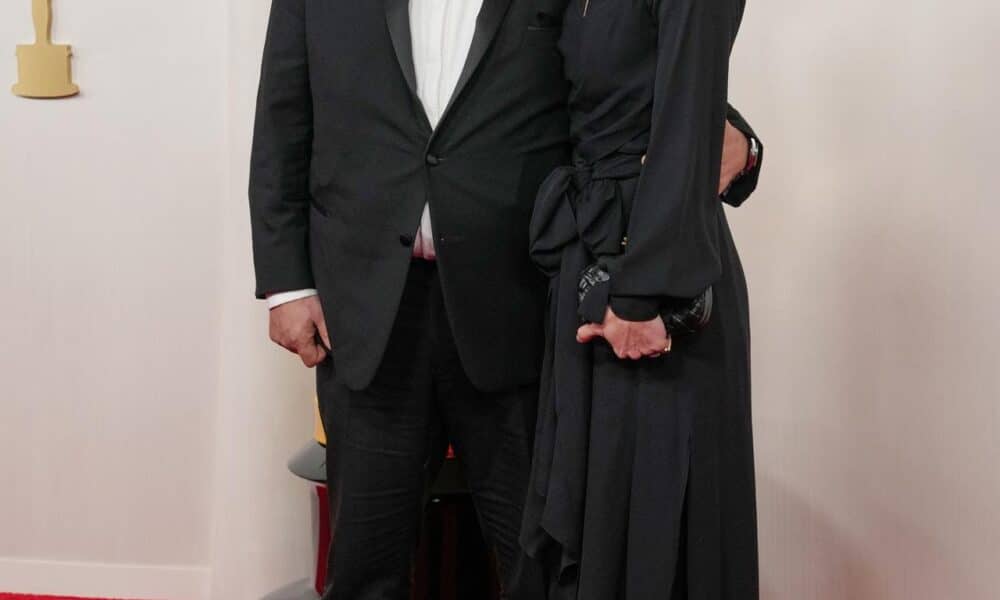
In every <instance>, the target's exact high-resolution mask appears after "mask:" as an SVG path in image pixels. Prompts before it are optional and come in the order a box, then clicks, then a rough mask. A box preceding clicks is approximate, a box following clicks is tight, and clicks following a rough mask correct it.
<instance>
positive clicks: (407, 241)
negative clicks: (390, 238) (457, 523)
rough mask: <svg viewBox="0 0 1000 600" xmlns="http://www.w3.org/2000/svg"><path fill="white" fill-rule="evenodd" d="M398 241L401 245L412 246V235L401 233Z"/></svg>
mask: <svg viewBox="0 0 1000 600" xmlns="http://www.w3.org/2000/svg"><path fill="white" fill-rule="evenodd" d="M399 243H400V244H402V245H404V246H412V245H413V236H412V235H406V234H403V235H401V236H399Z"/></svg>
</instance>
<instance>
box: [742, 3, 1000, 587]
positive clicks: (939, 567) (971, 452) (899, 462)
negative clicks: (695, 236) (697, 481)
mask: <svg viewBox="0 0 1000 600" xmlns="http://www.w3.org/2000/svg"><path fill="white" fill-rule="evenodd" d="M998 22H1000V5H998V4H997V3H996V2H991V1H989V0H965V1H961V2H952V3H942V2H933V1H928V0H918V1H913V0H907V1H902V0H889V1H885V2H871V1H868V0H843V1H840V2H819V1H816V0H767V1H758V2H752V1H751V2H750V3H749V7H748V13H747V19H746V21H745V26H744V29H743V32H742V36H741V39H740V41H739V43H738V47H737V50H736V55H735V57H734V64H733V73H734V77H733V79H734V81H733V86H732V96H733V99H734V101H735V102H736V103H737V104H738V105H739V106H740V107H741V108H743V109H744V110H745V112H746V113H747V116H748V117H750V118H751V119H752V121H753V123H754V124H755V126H756V127H758V128H759V129H760V133H761V135H762V137H764V138H765V142H766V144H767V159H766V161H767V164H766V174H765V175H764V179H763V182H762V185H761V190H760V193H759V195H758V196H757V197H756V198H754V199H753V201H752V203H751V204H750V205H748V206H747V207H746V208H745V209H741V210H737V211H732V212H731V213H730V214H731V215H733V226H734V228H735V231H736V237H737V241H738V243H739V244H740V247H741V249H742V252H743V258H744V262H745V266H746V270H747V275H748V278H749V281H750V290H751V309H752V314H753V349H754V357H753V359H754V362H753V365H754V400H755V422H756V446H757V464H758V485H759V504H760V511H759V512H760V525H761V571H762V580H763V584H764V595H763V596H764V598H766V599H769V600H806V599H808V600H834V599H836V600H876V599H878V600H951V599H959V598H961V599H962V600H990V599H992V598H996V597H997V594H998V592H997V585H998V583H1000V580H998V575H997V565H1000V408H998V406H1000V344H998V340H1000V313H998V310H997V307H998V306H1000V240H998V234H997V232H998V228H1000V201H998V200H997V198H996V197H995V196H996V193H995V186H996V183H995V182H996V179H997V177H996V174H997V171H998V167H997V164H998V161H1000V152H998V151H997V150H996V142H997V134H998V133H1000V130H998V127H997V119H996V114H997V106H998V102H1000V83H998V78H997V72H998V71H997V67H996V60H997V57H998V56H1000V36H998V35H997V23H998Z"/></svg>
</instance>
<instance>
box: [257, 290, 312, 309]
mask: <svg viewBox="0 0 1000 600" xmlns="http://www.w3.org/2000/svg"><path fill="white" fill-rule="evenodd" d="M317 293H318V292H317V291H316V290H314V289H313V288H307V289H304V290H292V291H290V292H278V293H277V294H270V295H269V296H268V297H267V308H268V309H272V308H276V307H278V306H281V305H282V304H288V303H289V302H294V301H295V300H301V299H303V298H308V297H310V296H315V295H316V294H317Z"/></svg>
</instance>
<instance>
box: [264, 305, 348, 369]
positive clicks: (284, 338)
mask: <svg viewBox="0 0 1000 600" xmlns="http://www.w3.org/2000/svg"><path fill="white" fill-rule="evenodd" d="M317 333H319V337H320V339H321V340H322V341H323V344H322V345H320V344H317V343H316V334H317ZM271 341H273V342H274V343H276V344H278V345H279V346H281V347H282V348H285V349H286V350H289V351H291V352H293V353H295V354H298V355H299V358H301V359H302V362H303V363H304V364H305V365H306V366H307V367H315V366H316V365H318V364H319V363H321V362H323V359H325V358H326V353H327V350H328V349H330V348H332V347H333V346H331V345H330V336H329V334H327V332H326V321H325V320H324V319H323V308H322V307H321V306H320V303H319V296H309V297H308V298H302V299H301V300H294V301H292V302H287V303H285V304H282V305H280V306H275V307H274V308H272V309H271ZM324 346H325V348H324Z"/></svg>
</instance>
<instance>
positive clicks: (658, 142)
mask: <svg viewBox="0 0 1000 600" xmlns="http://www.w3.org/2000/svg"><path fill="white" fill-rule="evenodd" d="M652 8H653V10H654V11H655V15H656V18H657V21H658V27H659V30H658V50H657V52H658V57H657V68H656V78H655V88H654V91H653V113H652V129H651V132H650V142H649V147H648V148H647V151H646V161H645V166H644V167H643V172H642V175H641V176H640V178H639V184H638V189H637V190H636V195H635V199H634V201H633V205H632V212H631V216H630V218H629V227H628V245H627V246H626V247H625V252H624V253H622V254H621V255H619V256H618V257H616V260H615V261H614V263H612V264H611V265H609V269H610V272H611V295H612V296H613V297H614V296H618V297H625V296H627V297H663V296H669V297H679V298H693V297H696V296H698V295H699V294H700V293H701V292H703V291H704V290H705V289H706V288H707V287H708V286H710V285H712V283H714V282H715V281H716V279H718V277H719V276H720V274H721V272H722V264H721V257H720V247H719V226H720V220H719V211H721V210H722V203H721V202H719V200H718V183H719V171H720V163H721V160H722V141H723V132H724V129H723V128H724V125H725V119H726V112H727V103H726V96H727V85H728V70H729V54H730V51H731V49H732V44H733V41H734V39H735V36H736V32H737V29H738V27H739V22H740V19H741V17H742V12H743V0H656V1H655V2H654V3H653V5H652ZM612 306H613V303H612Z"/></svg>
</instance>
